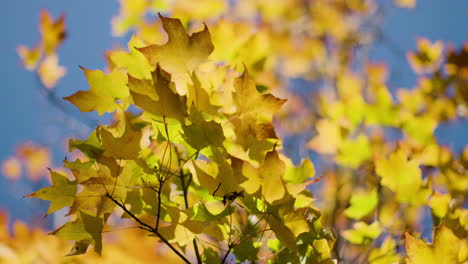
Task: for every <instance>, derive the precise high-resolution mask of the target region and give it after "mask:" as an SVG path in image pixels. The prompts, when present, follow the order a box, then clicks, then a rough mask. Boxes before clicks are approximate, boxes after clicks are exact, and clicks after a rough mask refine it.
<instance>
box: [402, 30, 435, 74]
mask: <svg viewBox="0 0 468 264" xmlns="http://www.w3.org/2000/svg"><path fill="white" fill-rule="evenodd" d="M417 46H418V50H417V52H408V53H407V54H406V57H407V59H408V62H409V63H410V65H411V68H413V70H414V71H415V72H416V73H419V74H425V73H433V72H435V71H436V70H437V69H438V68H439V66H440V64H441V62H442V52H443V49H444V46H443V44H442V42H441V41H436V42H435V43H433V44H432V43H431V42H430V41H429V40H428V39H426V38H419V39H418V40H417Z"/></svg>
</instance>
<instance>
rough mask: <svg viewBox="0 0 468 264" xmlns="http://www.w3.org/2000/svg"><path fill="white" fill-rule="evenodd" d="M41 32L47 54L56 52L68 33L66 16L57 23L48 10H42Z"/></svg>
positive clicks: (62, 16)
mask: <svg viewBox="0 0 468 264" xmlns="http://www.w3.org/2000/svg"><path fill="white" fill-rule="evenodd" d="M39 31H40V32H41V36H42V45H43V47H44V50H45V52H46V53H47V54H52V53H54V52H55V50H56V49H57V47H58V46H59V45H60V44H61V43H62V42H63V40H64V39H65V37H66V36H67V33H66V31H65V15H63V14H62V15H61V16H60V17H59V18H58V19H57V20H56V21H53V19H52V16H51V15H50V13H49V11H47V10H46V9H43V10H41V14H40V22H39Z"/></svg>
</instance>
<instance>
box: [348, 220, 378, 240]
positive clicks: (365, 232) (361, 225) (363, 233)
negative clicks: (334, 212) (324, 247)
mask: <svg viewBox="0 0 468 264" xmlns="http://www.w3.org/2000/svg"><path fill="white" fill-rule="evenodd" d="M381 232H382V227H381V226H380V224H379V222H373V223H372V224H370V225H368V224H366V223H365V222H357V223H355V224H354V225H353V228H352V229H349V230H345V231H343V237H344V238H345V239H346V240H348V241H349V242H351V243H353V244H358V245H368V244H369V243H371V242H372V240H374V239H376V238H377V237H378V236H379V235H380V233H381Z"/></svg>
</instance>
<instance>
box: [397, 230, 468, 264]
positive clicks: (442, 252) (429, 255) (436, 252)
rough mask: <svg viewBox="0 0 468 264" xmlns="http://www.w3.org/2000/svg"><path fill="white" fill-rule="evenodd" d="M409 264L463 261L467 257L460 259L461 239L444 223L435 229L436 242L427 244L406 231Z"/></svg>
mask: <svg viewBox="0 0 468 264" xmlns="http://www.w3.org/2000/svg"><path fill="white" fill-rule="evenodd" d="M405 238H406V244H405V245H406V252H407V254H408V258H407V259H406V261H407V262H408V264H449V263H450V264H452V263H463V261H465V260H466V259H459V258H458V254H459V250H460V248H461V241H460V239H458V238H457V237H456V236H455V235H454V234H453V232H452V231H451V230H450V229H449V228H447V227H446V226H444V225H441V226H440V227H436V228H435V229H434V242H433V243H432V245H431V244H426V243H425V242H424V241H422V240H420V239H417V238H415V237H413V236H412V235H410V234H409V233H408V232H406V233H405Z"/></svg>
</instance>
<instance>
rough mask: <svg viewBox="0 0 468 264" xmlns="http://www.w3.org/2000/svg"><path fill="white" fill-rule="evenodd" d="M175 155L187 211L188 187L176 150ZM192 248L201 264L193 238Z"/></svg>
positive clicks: (195, 241)
mask: <svg viewBox="0 0 468 264" xmlns="http://www.w3.org/2000/svg"><path fill="white" fill-rule="evenodd" d="M176 154H177V161H178V162H179V174H180V175H179V176H180V181H181V185H182V192H183V194H184V204H185V209H186V210H187V209H188V207H189V206H188V198H187V191H188V187H189V185H187V186H185V175H184V170H183V169H182V164H181V162H180V161H181V159H180V154H179V151H177V149H176ZM193 248H194V249H195V256H196V257H197V263H198V264H202V259H201V256H200V252H199V251H198V245H197V240H196V239H195V238H194V239H193Z"/></svg>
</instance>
